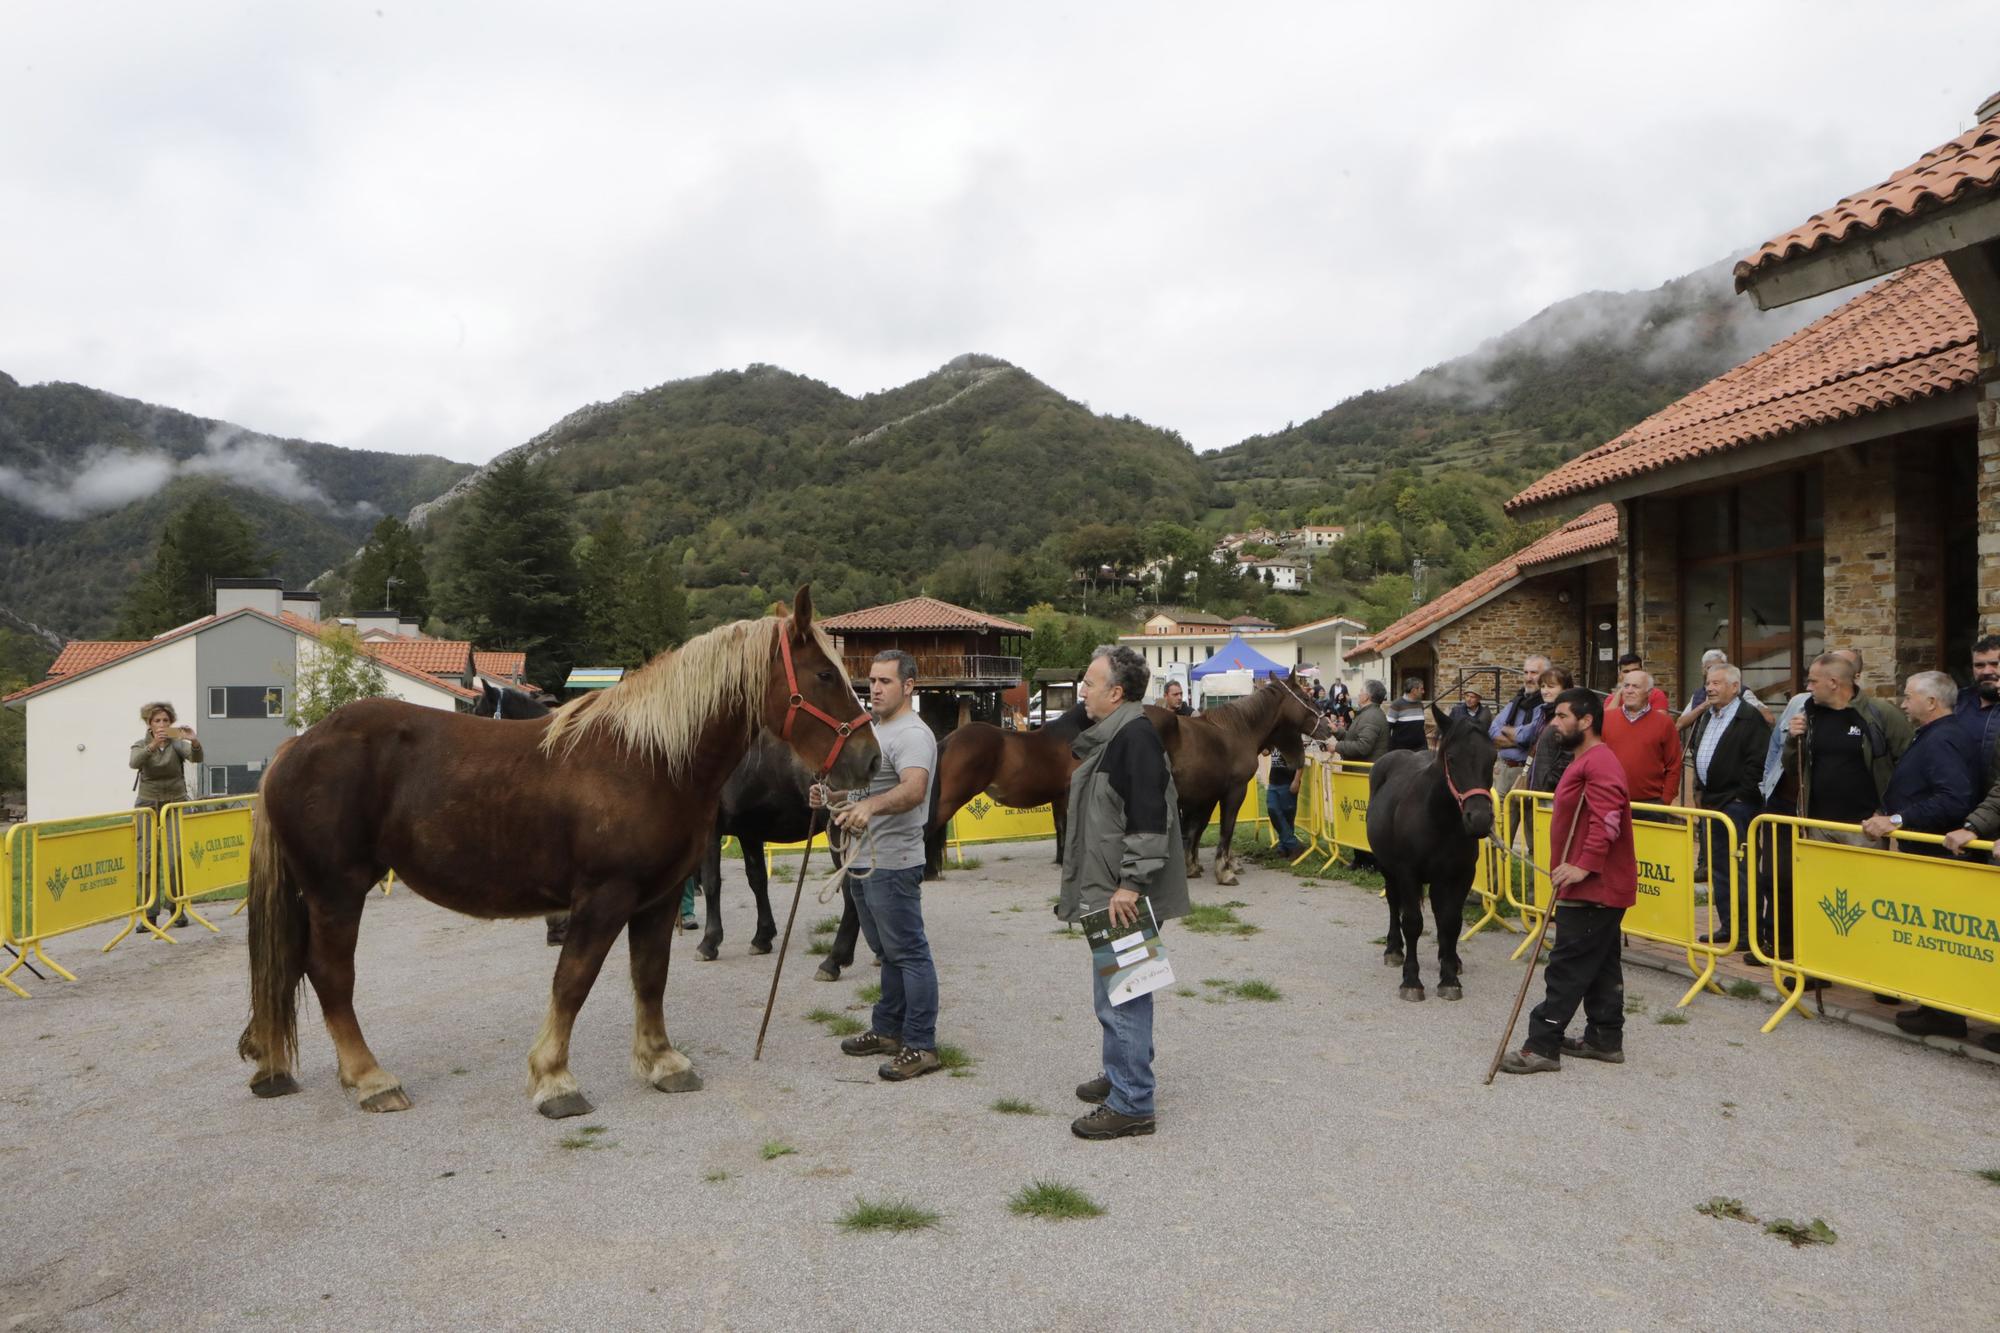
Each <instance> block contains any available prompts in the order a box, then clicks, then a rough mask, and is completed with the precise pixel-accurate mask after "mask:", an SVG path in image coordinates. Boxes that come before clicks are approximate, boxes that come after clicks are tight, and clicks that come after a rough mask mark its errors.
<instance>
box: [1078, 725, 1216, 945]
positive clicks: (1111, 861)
mask: <svg viewBox="0 0 2000 1333" xmlns="http://www.w3.org/2000/svg"><path fill="white" fill-rule="evenodd" d="M1070 748H1071V750H1072V752H1073V753H1074V754H1075V755H1076V757H1077V759H1078V760H1079V761H1080V762H1079V763H1078V764H1077V766H1076V772H1075V773H1073V774H1071V776H1070V780H1069V836H1068V837H1067V839H1066V840H1065V841H1064V842H1063V869H1062V895H1061V897H1060V898H1058V899H1057V901H1056V915H1057V916H1059V917H1061V918H1062V919H1063V920H1065V921H1074V920H1076V919H1077V918H1078V917H1080V916H1082V915H1083V914H1084V913H1086V912H1096V911H1101V910H1103V908H1104V907H1105V906H1106V905H1107V904H1108V903H1110V901H1111V895H1112V894H1113V893H1114V892H1116V891H1117V890H1118V889H1120V888H1127V889H1132V890H1134V891H1136V892H1138V893H1141V894H1144V895H1145V897H1146V898H1147V900H1148V901H1149V902H1151V903H1152V905H1153V916H1154V917H1155V919H1157V920H1159V921H1168V920H1171V919H1172V918H1174V917H1177V916H1186V915H1187V910H1188V887H1187V853H1186V852H1185V850H1184V849H1183V848H1182V846H1181V809H1180V794H1179V793H1178V792H1177V791H1175V790H1174V775H1173V771H1172V770H1171V769H1170V768H1169V767H1168V766H1167V747H1166V745H1165V743H1163V742H1162V741H1161V740H1160V733H1159V732H1158V731H1157V730H1155V729H1154V727H1153V725H1152V724H1151V723H1150V722H1148V721H1147V720H1146V713H1145V710H1144V709H1142V708H1141V707H1140V706H1139V705H1138V704H1136V703H1123V704H1120V705H1119V706H1118V708H1117V710H1116V711H1115V712H1113V713H1112V714H1111V716H1109V717H1107V718H1105V719H1104V720H1103V721H1102V722H1099V723H1097V724H1096V725H1094V726H1092V727H1089V728H1087V729H1086V730H1085V731H1084V732H1083V734H1082V735H1080V736H1078V737H1077V738H1076V743H1075V744H1074V745H1073V746H1071V747H1070Z"/></svg>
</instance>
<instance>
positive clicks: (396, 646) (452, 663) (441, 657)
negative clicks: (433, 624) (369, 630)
mask: <svg viewBox="0 0 2000 1333" xmlns="http://www.w3.org/2000/svg"><path fill="white" fill-rule="evenodd" d="M361 646H362V647H363V648H365V649H366V650H367V651H368V653H369V654H370V655H371V656H374V657H379V658H381V659H382V660H383V661H384V662H394V663H395V664H396V665H397V666H399V667H402V668H403V669H404V670H406V671H418V672H422V673H423V674H424V675H426V676H447V675H448V676H457V675H462V674H464V672H465V668H466V663H467V662H468V661H469V660H470V659H471V657H472V645H471V644H470V643H466V642H463V641H454V640H451V639H396V640H392V641H389V642H385V643H374V642H364V643H363V644H362V645H361Z"/></svg>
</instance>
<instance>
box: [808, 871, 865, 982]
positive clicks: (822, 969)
mask: <svg viewBox="0 0 2000 1333" xmlns="http://www.w3.org/2000/svg"><path fill="white" fill-rule="evenodd" d="M860 934H861V913H860V912H858V911H856V910H855V907H854V895H853V894H852V893H850V892H848V888H847V880H846V879H845V878H842V880H841V881H840V929H839V930H837V931H835V932H834V934H833V952H831V953H829V954H828V955H827V956H826V957H825V958H822V959H821V960H820V964H819V970H818V971H817V972H814V973H813V980H815V981H838V980H840V972H841V969H842V968H847V967H852V966H854V941H855V940H856V938H858V937H859V936H860Z"/></svg>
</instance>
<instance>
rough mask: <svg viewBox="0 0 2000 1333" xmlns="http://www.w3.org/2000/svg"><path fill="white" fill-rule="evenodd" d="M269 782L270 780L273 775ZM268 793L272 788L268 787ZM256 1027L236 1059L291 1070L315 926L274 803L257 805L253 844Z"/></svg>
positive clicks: (252, 953)
mask: <svg viewBox="0 0 2000 1333" xmlns="http://www.w3.org/2000/svg"><path fill="white" fill-rule="evenodd" d="M267 776H268V775H267ZM267 787H268V784H267ZM248 911H249V913H250V1023H249V1025H248V1026H247V1027H245V1028H244V1029H243V1035H242V1036H241V1037H239V1038H238V1039H237V1042H236V1054H237V1055H239V1056H240V1057H242V1058H243V1059H245V1060H254V1061H257V1062H258V1063H259V1064H261V1065H263V1066H265V1067H277V1068H280V1069H291V1068H293V1067H294V1066H295V1065H296V1064H297V1062H298V1055H299V983H300V981H301V980H302V979H303V977H304V976H305V970H306V947H307V932H308V930H309V924H308V921H307V918H306V905H305V900H304V899H303V898H302V897H301V896H300V894H299V890H298V886H297V885H296V884H294V883H293V882H292V876H291V872H290V871H289V870H288V869H287V868H286V864H285V849H284V846H283V844H282V843H281V841H280V840H279V837H278V831H277V829H275V828H273V827H272V825H271V807H270V804H269V802H268V800H263V801H259V802H257V813H256V814H255V816H254V817H253V819H252V824H251V841H250V900H249V907H248Z"/></svg>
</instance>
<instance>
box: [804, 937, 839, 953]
mask: <svg viewBox="0 0 2000 1333" xmlns="http://www.w3.org/2000/svg"><path fill="white" fill-rule="evenodd" d="M832 952H833V941H832V940H830V939H828V938H826V936H824V935H815V936H813V942H812V943H811V944H808V945H807V946H806V957H808V958H824V957H826V956H827V955H828V954H830V953H832Z"/></svg>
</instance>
